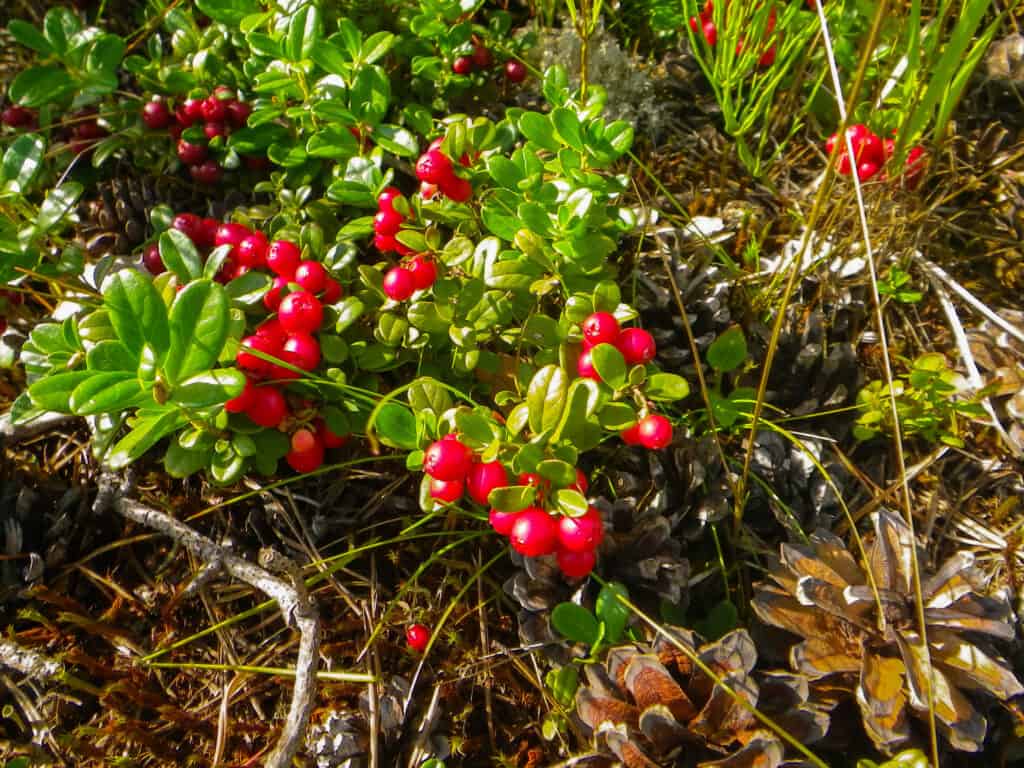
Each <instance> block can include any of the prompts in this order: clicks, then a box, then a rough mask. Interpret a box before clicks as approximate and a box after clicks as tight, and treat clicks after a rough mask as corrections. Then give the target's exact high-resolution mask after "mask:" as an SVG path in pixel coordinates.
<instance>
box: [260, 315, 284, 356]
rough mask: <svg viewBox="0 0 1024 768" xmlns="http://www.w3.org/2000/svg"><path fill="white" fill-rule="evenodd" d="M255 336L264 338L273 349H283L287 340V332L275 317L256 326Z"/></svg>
mask: <svg viewBox="0 0 1024 768" xmlns="http://www.w3.org/2000/svg"><path fill="white" fill-rule="evenodd" d="M256 335H257V336H265V337H266V338H267V339H269V340H270V342H271V343H272V344H273V345H274V348H275V349H280V348H281V347H283V346H284V342H285V340H286V339H287V338H288V332H287V331H286V330H285V329H284V326H282V325H281V321H280V320H278V319H277V318H276V317H272V318H270V319H269V320H264V321H263V322H262V323H260V324H259V325H258V326H256Z"/></svg>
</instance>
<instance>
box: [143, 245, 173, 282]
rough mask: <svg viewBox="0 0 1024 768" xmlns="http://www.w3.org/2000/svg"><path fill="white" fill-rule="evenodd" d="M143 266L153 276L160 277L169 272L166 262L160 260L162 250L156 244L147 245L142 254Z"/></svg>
mask: <svg viewBox="0 0 1024 768" xmlns="http://www.w3.org/2000/svg"><path fill="white" fill-rule="evenodd" d="M142 264H143V266H144V267H145V268H146V270H147V271H148V272H149V274H151V275H159V274H162V273H163V272H165V271H166V270H167V267H165V266H164V260H163V259H162V258H160V248H159V247H157V245H156V244H153V245H147V246H146V250H144V251H143V252H142Z"/></svg>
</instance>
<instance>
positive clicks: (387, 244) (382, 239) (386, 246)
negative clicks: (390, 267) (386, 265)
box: [373, 235, 400, 253]
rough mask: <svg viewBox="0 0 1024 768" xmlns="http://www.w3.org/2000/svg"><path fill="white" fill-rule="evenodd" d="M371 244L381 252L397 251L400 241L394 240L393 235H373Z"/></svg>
mask: <svg viewBox="0 0 1024 768" xmlns="http://www.w3.org/2000/svg"><path fill="white" fill-rule="evenodd" d="M373 244H374V246H376V248H377V250H378V251H380V252H381V253H390V252H391V251H397V250H398V246H399V245H400V243H399V242H398V241H397V240H395V236H394V235H374V237H373Z"/></svg>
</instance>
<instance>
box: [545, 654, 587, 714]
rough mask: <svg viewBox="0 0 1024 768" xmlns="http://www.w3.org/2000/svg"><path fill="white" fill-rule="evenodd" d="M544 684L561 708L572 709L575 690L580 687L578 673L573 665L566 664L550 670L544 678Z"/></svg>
mask: <svg viewBox="0 0 1024 768" xmlns="http://www.w3.org/2000/svg"><path fill="white" fill-rule="evenodd" d="M544 682H545V683H547V686H548V688H550V689H551V694H552V695H553V696H554V697H555V701H557V702H558V703H559V704H561V705H562V706H563V707H566V708H569V707H572V706H573V704H574V703H575V700H576V689H577V688H579V686H580V673H579V669H578V668H577V667H576V665H575V664H566V665H565V666H564V667H560V668H559V669H552V670H550V671H549V672H548V673H547V674H546V675H545V676H544Z"/></svg>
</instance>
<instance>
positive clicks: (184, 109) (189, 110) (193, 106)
mask: <svg viewBox="0 0 1024 768" xmlns="http://www.w3.org/2000/svg"><path fill="white" fill-rule="evenodd" d="M181 113H182V116H183V117H184V118H185V119H186V120H187V121H188V122H182V125H185V126H189V125H193V124H194V123H197V122H199V121H200V120H202V119H203V100H202V99H185V103H184V104H182V105H181ZM178 120H179V122H181V117H179V118H178Z"/></svg>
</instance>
